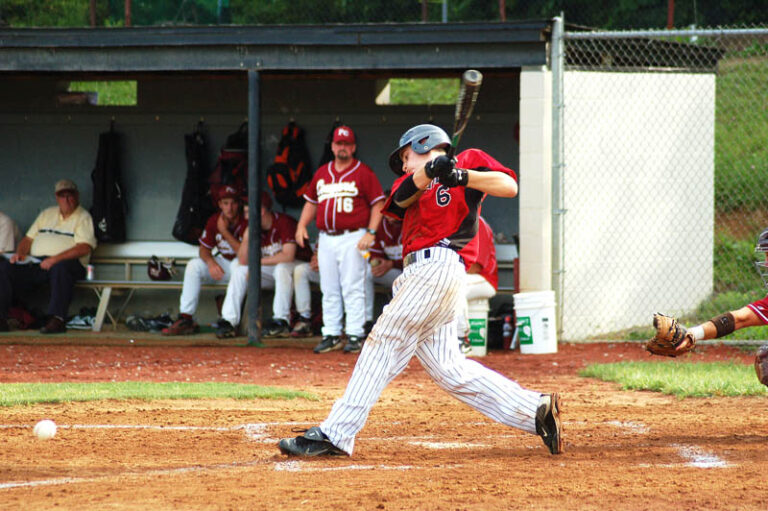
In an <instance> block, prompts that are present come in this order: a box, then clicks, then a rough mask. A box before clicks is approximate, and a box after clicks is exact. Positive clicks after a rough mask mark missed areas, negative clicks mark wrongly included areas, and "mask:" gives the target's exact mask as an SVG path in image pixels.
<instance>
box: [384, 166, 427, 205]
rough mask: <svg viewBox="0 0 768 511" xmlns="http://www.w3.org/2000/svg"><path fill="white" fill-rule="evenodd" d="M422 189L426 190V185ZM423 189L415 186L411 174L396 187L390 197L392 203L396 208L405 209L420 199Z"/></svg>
mask: <svg viewBox="0 0 768 511" xmlns="http://www.w3.org/2000/svg"><path fill="white" fill-rule="evenodd" d="M424 188H426V185H425V186H424ZM424 188H421V189H420V188H419V187H418V186H417V185H416V183H415V181H414V177H413V174H411V175H409V176H408V177H407V178H405V179H404V180H403V182H402V183H400V186H398V187H397V190H395V194H394V195H393V196H392V202H394V203H395V205H397V206H398V207H401V208H407V207H408V206H410V205H411V204H413V203H414V202H416V201H417V200H418V199H419V197H421V194H422V193H423V192H424Z"/></svg>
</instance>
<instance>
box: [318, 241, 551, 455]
mask: <svg viewBox="0 0 768 511" xmlns="http://www.w3.org/2000/svg"><path fill="white" fill-rule="evenodd" d="M426 250H429V251H430V258H429V259H423V260H417V262H415V263H412V264H409V265H408V266H407V267H406V268H405V269H404V271H403V274H402V275H401V276H400V277H398V279H397V280H396V281H395V284H394V297H393V298H392V301H390V303H389V304H388V305H387V306H386V307H384V310H383V312H382V314H381V316H379V318H378V320H377V321H376V324H375V325H374V327H373V330H372V331H371V334H370V335H369V336H368V339H367V341H366V342H365V344H364V345H363V350H362V351H361V352H360V355H359V357H358V359H357V364H356V365H355V369H354V371H353V372H352V376H351V377H350V380H349V383H347V388H346V390H345V392H344V395H343V396H342V397H341V399H339V400H337V401H336V402H335V403H334V405H333V408H332V409H331V413H330V414H329V416H328V418H326V419H325V420H324V421H323V422H322V423H321V424H320V429H321V430H322V431H323V433H325V434H326V435H327V436H328V438H329V439H330V441H331V442H332V443H333V445H335V446H336V447H338V448H339V449H341V450H343V451H344V452H346V453H348V454H350V455H351V454H352V451H353V450H354V446H355V436H356V435H357V433H358V432H359V431H360V430H361V429H362V428H363V425H364V424H365V422H366V420H367V418H368V413H369V412H370V410H371V408H372V407H373V405H374V404H375V403H376V401H377V400H378V399H379V395H380V394H381V392H382V391H383V390H384V388H385V387H386V386H387V385H388V384H389V382H391V381H392V380H393V379H394V378H395V377H396V376H397V375H398V374H400V372H402V371H403V369H405V367H406V366H407V365H408V362H409V361H410V359H411V357H413V355H416V357H417V358H418V359H419V362H421V364H422V366H424V369H426V371H427V373H428V374H429V376H430V377H431V378H432V379H433V380H434V381H435V383H437V385H439V386H440V387H441V388H443V389H444V390H445V391H447V392H448V393H450V394H451V395H452V396H454V397H455V398H457V399H459V400H460V401H462V402H464V403H466V404H468V405H469V406H471V407H473V408H475V409H476V410H478V411H479V412H481V413H483V414H484V415H486V416H487V417H490V418H491V419H493V420H495V421H497V422H500V423H502V424H506V425H508V426H512V427H515V428H518V429H521V430H523V431H527V432H529V433H535V432H536V426H535V421H536V408H537V407H538V404H539V400H540V398H541V393H539V392H534V391H531V390H526V389H524V388H522V387H521V386H520V385H518V384H517V383H516V382H514V381H512V380H509V379H508V378H506V377H505V376H503V375H501V374H499V373H497V372H496V371H493V370H491V369H488V368H487V367H485V366H483V365H482V364H480V363H478V362H476V361H474V360H469V359H467V358H466V357H465V356H464V355H463V354H462V353H461V352H460V351H459V345H458V343H457V342H456V323H455V319H454V314H455V310H456V301H457V300H458V299H459V296H460V295H461V293H462V292H463V289H462V286H463V283H464V275H465V272H464V265H463V264H462V263H461V262H460V260H459V257H458V255H457V254H456V253H455V252H453V251H452V250H449V249H443V248H435V247H432V248H430V249H426ZM420 252H423V251H420Z"/></svg>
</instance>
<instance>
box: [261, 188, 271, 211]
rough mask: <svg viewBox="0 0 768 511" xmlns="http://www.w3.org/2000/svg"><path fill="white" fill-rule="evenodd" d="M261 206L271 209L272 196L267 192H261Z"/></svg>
mask: <svg viewBox="0 0 768 511" xmlns="http://www.w3.org/2000/svg"><path fill="white" fill-rule="evenodd" d="M261 206H262V207H264V208H267V209H272V197H270V196H269V194H268V193H267V192H261Z"/></svg>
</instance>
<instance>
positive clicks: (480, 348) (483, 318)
mask: <svg viewBox="0 0 768 511" xmlns="http://www.w3.org/2000/svg"><path fill="white" fill-rule="evenodd" d="M489 308H490V306H489V304H488V299H487V298H478V299H477V300H468V301H467V321H468V322H469V345H470V347H471V349H472V351H471V352H470V353H469V355H470V356H473V357H484V356H485V355H486V353H487V352H488V309H489Z"/></svg>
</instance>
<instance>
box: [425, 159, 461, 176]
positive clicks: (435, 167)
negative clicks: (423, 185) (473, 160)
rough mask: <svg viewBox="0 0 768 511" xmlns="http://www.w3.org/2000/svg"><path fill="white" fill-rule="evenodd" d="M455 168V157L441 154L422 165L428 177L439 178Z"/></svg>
mask: <svg viewBox="0 0 768 511" xmlns="http://www.w3.org/2000/svg"><path fill="white" fill-rule="evenodd" d="M455 168H456V158H449V157H448V156H446V155H444V154H441V155H440V156H438V157H437V158H435V159H434V160H430V161H428V162H427V164H426V165H424V173H425V174H426V175H427V177H428V178H429V179H434V178H436V177H437V178H440V177H442V176H446V175H448V174H450V172H451V171H452V170H453V169H455Z"/></svg>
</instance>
